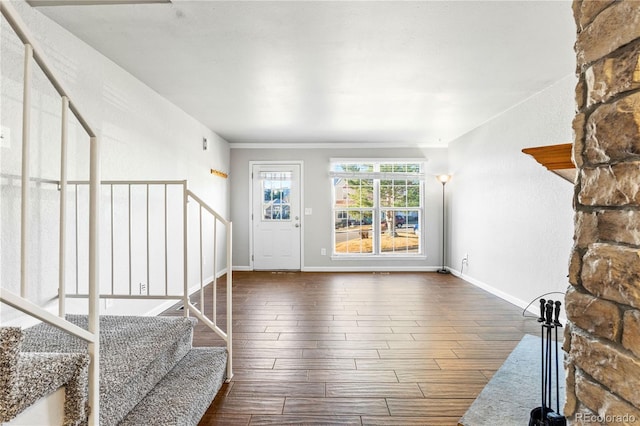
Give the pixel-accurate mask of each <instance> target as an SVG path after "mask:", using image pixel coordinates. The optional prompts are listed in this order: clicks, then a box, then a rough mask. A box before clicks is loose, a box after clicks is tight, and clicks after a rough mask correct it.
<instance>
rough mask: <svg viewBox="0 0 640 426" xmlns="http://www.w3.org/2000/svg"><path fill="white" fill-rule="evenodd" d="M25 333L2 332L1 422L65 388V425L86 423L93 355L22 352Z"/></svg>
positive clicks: (7, 329)
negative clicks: (88, 382) (89, 375)
mask: <svg viewBox="0 0 640 426" xmlns="http://www.w3.org/2000/svg"><path fill="white" fill-rule="evenodd" d="M22 339H23V332H22V330H21V329H20V328H17V327H6V328H2V329H0V346H1V347H0V422H5V421H10V420H11V419H13V418H14V417H15V416H16V415H18V414H20V413H21V412H22V411H23V410H24V409H26V408H27V407H29V406H30V405H32V404H33V403H34V402H36V401H37V400H38V399H40V398H42V397H43V396H46V395H49V394H50V393H52V392H54V391H55V390H57V389H59V388H60V387H62V386H64V387H65V394H66V397H65V405H64V425H65V426H77V425H83V424H86V421H87V417H88V406H87V398H86V394H87V377H88V370H89V356H88V355H86V354H83V353H45V352H31V353H29V352H27V353H24V352H20V349H21V348H20V347H21V344H22Z"/></svg>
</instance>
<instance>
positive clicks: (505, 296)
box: [447, 268, 567, 324]
mask: <svg viewBox="0 0 640 426" xmlns="http://www.w3.org/2000/svg"><path fill="white" fill-rule="evenodd" d="M447 269H448V270H449V271H450V272H451V274H452V275H455V276H456V277H458V278H460V279H463V280H465V281H466V282H468V283H469V284H472V285H474V286H476V287H478V288H481V289H483V290H484V291H486V292H488V293H491V294H493V295H494V296H497V297H499V298H500V299H502V300H505V301H507V302H509V303H511V304H512V305H516V306H517V307H519V308H521V309H523V310H524V309H525V308H527V305H529V302H528V301H524V300H522V299H519V298H517V297H515V296H512V295H510V294H509V293H505V292H504V291H502V290H499V289H497V288H495V287H493V286H491V285H489V284H487V283H485V282H482V281H480V280H477V279H475V278H473V277H470V276H469V275H466V274H463V273H461V272H460V271H458V270H455V269H452V268H447ZM527 312H530V313H532V314H534V315H535V316H536V317H537V316H539V315H540V305H539V304H538V303H535V302H534V303H531V304H530V305H529V307H528V308H527ZM559 319H560V322H562V323H564V324H566V323H567V316H566V313H565V312H564V307H563V309H562V312H561V314H560V318H559Z"/></svg>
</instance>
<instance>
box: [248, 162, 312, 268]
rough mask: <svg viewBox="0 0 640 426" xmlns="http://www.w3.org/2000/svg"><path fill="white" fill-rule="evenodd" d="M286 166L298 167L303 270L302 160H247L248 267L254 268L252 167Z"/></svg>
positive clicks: (302, 263) (301, 265)
mask: <svg viewBox="0 0 640 426" xmlns="http://www.w3.org/2000/svg"><path fill="white" fill-rule="evenodd" d="M279 165H282V166H287V165H296V166H299V167H300V177H299V179H300V182H299V183H300V227H301V229H300V271H304V233H305V232H304V231H305V219H304V216H305V215H304V161H302V160H292V161H291V160H250V161H249V191H248V192H249V223H248V225H249V247H250V250H249V252H250V253H249V269H250V270H252V271H253V270H254V268H253V265H254V262H253V259H254V252H253V240H254V236H253V219H252V215H253V211H254V194H253V167H254V166H279Z"/></svg>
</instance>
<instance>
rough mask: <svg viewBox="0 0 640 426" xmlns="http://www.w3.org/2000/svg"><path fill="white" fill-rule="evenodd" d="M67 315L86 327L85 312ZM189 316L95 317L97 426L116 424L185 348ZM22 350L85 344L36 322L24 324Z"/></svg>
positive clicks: (83, 348)
mask: <svg viewBox="0 0 640 426" xmlns="http://www.w3.org/2000/svg"><path fill="white" fill-rule="evenodd" d="M67 319H68V320H69V321H71V322H73V323H74V324H76V325H78V326H80V327H82V328H85V329H86V328H87V317H86V316H79V315H68V316H67ZM194 322H195V320H193V319H189V318H183V317H128V316H102V317H100V345H101V347H100V425H101V426H110V425H116V424H118V423H119V422H120V421H121V420H122V419H123V418H124V417H125V416H126V415H127V413H128V412H129V411H130V410H131V409H133V407H134V406H136V405H137V404H138V403H139V402H140V401H141V400H142V399H143V398H144V397H145V395H146V394H147V393H148V392H149V391H150V390H151V389H153V387H154V386H155V385H156V384H157V383H158V382H159V381H160V380H161V379H162V378H163V377H164V376H165V375H166V374H167V373H168V372H169V371H171V370H172V369H173V368H174V366H175V365H176V364H177V363H178V362H179V361H180V360H181V359H182V358H183V357H184V356H185V355H186V354H187V353H188V352H189V350H190V349H191V338H192V333H193V324H194ZM22 350H23V351H29V352H43V351H47V352H86V344H85V343H84V342H83V341H82V340H81V339H78V338H76V337H74V336H70V335H68V334H66V333H64V332H62V331H60V330H59V329H57V328H55V327H52V326H49V325H46V324H39V325H37V326H35V327H32V328H30V329H27V330H25V337H24V342H23V349H22ZM223 371H224V369H223ZM216 390H217V388H216ZM205 409H206V407H205Z"/></svg>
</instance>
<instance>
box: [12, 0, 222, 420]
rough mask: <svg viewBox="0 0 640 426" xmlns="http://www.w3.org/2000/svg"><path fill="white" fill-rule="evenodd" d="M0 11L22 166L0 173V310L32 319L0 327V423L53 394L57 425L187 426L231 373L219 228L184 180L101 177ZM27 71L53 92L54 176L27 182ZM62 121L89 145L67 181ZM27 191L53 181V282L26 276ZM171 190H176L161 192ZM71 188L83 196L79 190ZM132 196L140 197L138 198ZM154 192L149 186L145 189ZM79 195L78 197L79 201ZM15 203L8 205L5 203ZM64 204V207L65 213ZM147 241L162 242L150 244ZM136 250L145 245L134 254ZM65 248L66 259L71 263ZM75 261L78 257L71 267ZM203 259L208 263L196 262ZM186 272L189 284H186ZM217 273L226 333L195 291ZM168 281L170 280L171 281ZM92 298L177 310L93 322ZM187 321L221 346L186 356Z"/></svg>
mask: <svg viewBox="0 0 640 426" xmlns="http://www.w3.org/2000/svg"><path fill="white" fill-rule="evenodd" d="M0 13H2V16H3V17H4V18H5V19H6V21H7V22H8V24H9V26H10V27H11V28H12V29H13V31H14V33H15V34H16V36H17V37H18V39H19V40H20V41H21V42H22V44H23V45H24V69H23V82H22V84H23V100H22V104H23V105H22V106H23V112H22V120H23V123H22V124H23V126H22V128H23V131H22V154H21V156H22V169H21V173H20V175H19V176H10V175H7V176H5V175H2V178H3V179H7V180H8V181H9V185H12V183H11V182H13V181H14V180H15V181H19V182H20V185H19V188H20V191H19V193H20V197H19V199H20V282H19V292H18V291H17V290H16V289H15V288H4V287H0V302H1V303H2V304H6V305H8V306H10V307H12V308H15V309H16V310H18V311H21V312H22V313H24V314H26V315H28V316H31V317H33V318H35V319H37V320H40V321H41V323H39V324H38V325H36V326H34V327H31V328H27V329H21V328H18V327H4V328H0V422H8V421H11V420H12V419H15V418H16V416H18V415H19V414H20V413H22V412H24V410H25V409H26V408H28V407H30V406H31V405H32V404H34V403H35V402H36V401H38V400H40V399H41V398H43V397H46V396H47V395H50V394H51V393H52V392H54V391H57V390H58V389H60V388H64V390H65V402H64V421H63V424H64V425H85V424H88V425H90V426H94V425H95V426H97V425H103V426H109V425H116V424H121V425H141V426H143V425H144V426H147V425H195V424H197V423H198V421H199V420H200V418H201V417H202V415H203V414H204V412H205V411H206V409H207V407H208V406H209V405H210V404H211V401H212V400H213V398H214V396H215V394H216V393H217V391H218V390H219V389H220V387H221V386H222V382H223V380H225V379H227V380H230V379H231V377H232V376H233V369H232V359H233V356H232V355H233V354H232V348H233V344H232V318H231V314H232V277H231V270H232V261H231V241H232V226H231V222H230V221H228V220H226V219H225V218H224V217H222V216H221V215H220V214H219V213H217V212H216V211H215V210H214V209H213V208H211V207H210V206H209V205H208V204H207V203H206V202H205V201H203V200H202V199H201V198H199V197H198V196H196V195H195V194H194V193H193V192H191V191H190V190H189V189H188V187H187V182H186V181H105V180H102V179H101V174H100V142H99V138H98V136H97V133H96V132H95V131H94V130H93V128H92V127H91V126H90V125H89V122H88V120H86V118H85V117H84V116H83V115H82V114H81V113H80V111H79V109H78V106H77V105H76V104H75V103H74V102H73V100H72V98H71V96H70V94H69V92H68V91H66V90H65V89H64V85H63V84H62V82H61V81H60V80H58V79H57V78H56V77H55V75H54V73H53V71H52V69H51V68H50V67H49V66H48V61H47V60H46V58H45V56H44V52H43V50H42V49H41V48H40V47H39V46H38V44H37V42H36V40H35V39H34V38H33V37H32V36H31V34H30V32H29V30H28V29H27V28H26V25H25V24H24V22H22V19H21V18H20V16H19V14H18V13H17V12H16V11H15V10H14V7H13V6H12V4H11V2H7V1H0ZM34 65H37V66H38V67H39V68H40V70H41V71H42V72H43V74H44V76H45V77H46V78H47V79H48V81H49V83H50V84H51V86H52V87H53V89H55V91H56V92H57V93H58V95H59V96H60V101H61V108H62V109H61V110H62V114H61V116H62V117H61V124H60V125H61V138H60V151H61V152H60V158H61V165H60V175H59V179H42V178H36V177H34V176H31V173H30V169H29V164H30V162H31V160H30V152H31V145H30V143H31V142H30V129H31V127H32V126H31V121H30V112H31V105H30V102H31V101H30V98H31V86H32V78H31V76H32V68H33V67H34ZM70 115H73V116H74V117H75V119H76V120H77V122H78V123H79V124H80V126H81V127H82V129H83V130H84V131H85V133H86V134H87V136H88V137H89V158H88V163H89V180H88V181H69V180H68V179H67V168H68V167H67V166H68V165H67V154H66V151H67V142H68V141H67V139H68V133H69V131H68V125H69V123H68V122H69V120H68V116H70ZM80 161H86V159H81V160H80ZM34 184H36V185H55V186H54V187H55V188H56V192H57V193H58V197H59V209H60V211H59V221H60V224H59V225H60V227H59V235H58V241H57V243H58V244H57V250H58V277H57V282H56V280H55V278H54V277H51V278H50V279H49V278H48V279H47V280H45V281H43V282H37V283H36V282H34V281H35V280H32V279H30V276H29V274H30V272H32V265H31V264H30V256H29V254H30V252H31V250H32V248H31V247H30V241H31V228H30V226H29V225H30V221H31V219H32V215H31V212H30V202H29V200H31V198H32V194H31V192H30V189H31V187H32V186H33V185H34ZM176 185H177V186H178V187H179V188H178V189H177V190H174V189H171V188H173V187H174V186H176ZM82 186H84V187H87V188H88V190H87V191H79V190H78V188H79V187H82ZM114 187H115V188H116V190H117V188H120V187H123V188H126V190H127V191H128V192H127V194H128V196H127V197H124V201H123V197H117V196H114ZM101 188H105V189H108V190H109V192H108V193H109V194H110V197H109V202H108V205H107V206H105V208H108V209H109V210H108V211H109V212H110V222H109V226H108V228H107V227H105V226H101V225H100V213H101V211H102V206H101V203H102V202H103V201H101V199H103V198H105V197H102V196H101ZM132 188H134V191H133V192H134V194H142V196H141V197H142V199H145V200H146V202H145V203H146V204H144V205H145V207H144V208H143V209H135V208H133V207H132V201H131V200H132ZM140 188H142V190H141V191H138V189H140ZM157 188H160V189H161V190H160V191H155V192H154V189H157ZM16 189H17V188H16ZM72 191H73V192H72ZM16 193H17V192H16ZM79 193H80V194H84V193H86V194H87V195H88V196H87V199H86V200H84V199H82V195H80V196H79V195H78V194H79ZM105 193H107V192H106V191H105ZM160 194H161V195H160ZM176 194H177V195H178V197H177V198H176V196H175V195H176ZM67 196H69V197H71V196H74V198H75V200H74V203H69V202H67ZM158 197H160V199H161V202H162V204H161V205H162V206H163V207H164V212H162V213H163V214H162V213H160V215H159V216H157V217H161V218H162V217H163V218H164V219H163V220H162V221H158V220H156V221H153V220H151V215H152V212H153V214H156V215H157V214H158V212H157V210H158V208H157V206H156V207H155V208H154V207H153V206H151V204H150V199H155V198H158ZM17 198H18V197H16V200H14V201H16V202H17ZM176 200H177V202H176ZM123 203H124V204H123ZM72 204H73V205H74V208H75V210H74V211H69V212H67V210H71V208H69V207H70V205H72ZM80 205H82V206H83V207H79V206H80ZM136 205H140V204H136ZM118 208H124V209H126V210H125V211H128V221H127V220H122V219H120V220H115V221H114V216H116V215H114V211H117V210H118ZM78 211H84V212H86V215H87V217H86V224H88V226H84V225H86V224H84V225H83V223H84V222H83V223H79V220H78V217H79V213H78ZM105 211H107V210H105ZM140 211H142V213H141V214H142V215H143V217H144V218H145V219H144V221H143V222H142V223H145V225H146V226H144V227H145V228H146V233H145V235H144V236H143V237H142V242H138V243H139V244H134V245H133V246H132V241H134V242H135V241H136V238H139V236H137V234H136V235H132V229H134V228H136V227H135V226H133V225H132V222H131V217H132V215H133V214H136V213H139V212H140ZM33 217H36V216H35V215H33ZM190 217H191V220H190ZM194 218H197V220H196V219H194ZM170 219H171V220H170ZM155 222H162V223H161V224H160V228H158V227H157V226H156V225H154V223H155ZM140 228H142V227H140ZM114 229H115V230H116V231H117V232H122V234H117V235H126V236H127V238H126V240H127V242H128V245H127V244H126V243H125V244H124V247H123V246H122V244H121V241H120V240H117V239H114V232H116V231H114ZM122 229H123V230H122ZM219 230H220V231H219ZM109 231H110V235H109ZM69 232H71V233H70V234H69ZM176 232H177V236H176V234H175V233H176ZM67 234H69V235H67ZM151 235H153V236H164V237H163V238H162V237H160V239H158V238H155V239H152V238H150V236H151ZM67 237H69V238H67ZM71 237H73V238H71ZM80 238H83V240H86V243H87V246H86V247H85V246H79V241H80ZM73 240H75V241H73ZM116 240H117V241H116ZM101 241H107V242H108V243H106V244H103V245H102V246H103V249H104V248H105V246H108V249H109V250H108V251H109V252H110V256H107V257H101V256H100V247H101V244H100V243H101ZM159 241H161V242H159ZM179 241H181V243H180V242H179ZM218 243H220V244H218ZM162 246H163V247H162ZM196 246H197V249H195V247H196ZM218 246H220V247H222V246H224V248H223V250H224V253H221V254H220V255H219V253H218ZM139 247H146V250H145V249H139ZM152 248H153V249H152ZM71 250H74V252H75V260H73V257H74V256H72V253H71ZM176 251H177V252H176ZM78 253H86V259H84V258H83V259H82V265H80V263H81V262H80V260H79V257H78ZM114 253H117V254H121V253H127V255H126V257H127V259H126V260H125V262H124V264H121V263H118V259H119V257H118V256H114ZM178 253H180V254H178ZM154 256H155V257H154ZM225 257H226V263H225V265H224V267H225V269H226V271H224V270H222V271H221V270H219V267H218V266H219V265H218V262H223V260H224V258H225ZM109 258H110V259H109ZM70 259H71V263H69V260H70ZM105 259H109V262H108V264H103V265H102V267H103V270H108V271H111V275H110V277H111V283H110V285H109V283H105V285H102V286H101V282H100V281H101V275H100V273H99V271H100V268H99V266H100V264H101V263H107V260H105ZM205 259H209V260H210V261H211V260H212V262H211V263H209V264H208V265H207V264H206V262H205ZM170 262H176V263H170ZM70 264H72V265H73V266H75V271H74V272H75V274H67V273H66V269H67V267H68V266H69V265H70ZM132 265H135V266H136V267H138V268H140V269H141V270H142V269H146V277H145V278H144V279H140V280H139V281H138V280H137V279H136V282H134V280H133V278H132ZM151 265H153V266H151ZM158 265H162V266H164V268H163V269H164V275H163V277H162V278H163V279H162V281H163V282H160V281H161V280H160V279H158V274H155V275H154V276H153V277H152V276H151V274H150V271H151V269H152V267H153V268H154V269H155V268H160V267H161V266H160V267H159V266H158ZM114 271H116V272H117V273H116V272H114ZM176 271H178V274H176ZM170 272H171V273H170ZM196 274H197V275H198V278H197V279H194V277H195V275H196ZM224 274H226V306H225V315H224V317H225V320H226V321H225V322H226V327H225V329H224V330H223V329H222V328H220V327H219V325H218V323H217V319H218V315H217V295H216V285H213V300H212V303H211V305H208V304H207V306H211V311H212V312H211V315H210V316H207V315H205V312H204V307H205V300H204V286H205V285H206V284H207V283H209V282H211V281H213V282H214V283H215V282H216V280H217V278H218V277H219V276H221V275H224ZM116 275H117V276H118V277H124V276H127V275H128V282H124V283H123V282H116V281H121V280H116V279H115V278H114V277H115V276H116ZM178 275H182V277H181V279H180V277H179V276H178ZM102 279H104V277H102ZM143 282H144V285H143ZM67 283H68V284H70V285H69V286H67ZM138 283H139V284H138ZM34 284H35V287H39V288H40V289H44V288H45V287H46V288H47V289H51V288H52V287H53V288H55V286H56V285H57V290H58V291H57V295H56V296H55V297H54V298H53V299H51V300H50V301H51V302H57V305H58V306H57V315H55V314H53V313H52V306H48V302H47V301H45V302H43V301H40V303H41V304H36V303H34V302H33V301H32V300H31V299H30V296H33V294H34V293H36V291H33V289H32V288H31V287H34ZM194 284H195V285H196V286H194ZM196 287H197V288H196ZM107 288H108V289H107ZM197 290H200V295H199V301H198V305H199V306H200V308H201V309H198V308H196V306H195V305H196V303H194V304H192V303H191V300H190V295H191V294H193V293H194V292H195V291H197ZM69 298H77V299H84V300H85V301H86V302H87V306H86V309H83V310H80V312H82V313H87V314H88V315H86V316H85V315H69V314H66V312H67V310H66V309H67V307H66V306H67V305H66V300H67V299H69ZM101 298H102V299H112V300H113V299H115V300H156V301H171V300H173V301H175V302H181V303H182V304H183V306H184V314H185V317H182V318H175V317H174V318H167V317H132V316H99V312H100V299H101ZM105 306H106V305H105ZM189 315H193V316H194V317H195V318H197V320H196V319H194V318H189ZM197 321H200V322H201V323H202V324H204V326H206V327H209V328H210V329H211V330H213V331H214V332H215V333H216V334H217V335H218V336H220V337H221V338H222V339H223V340H224V341H225V343H226V347H224V348H193V347H192V337H193V327H194V324H195V323H196V322H197ZM58 394H59V392H58ZM43 415H44V416H45V417H42V418H41V419H40V418H39V420H38V421H37V423H38V424H51V423H52V420H51V419H50V418H47V417H46V416H47V415H48V413H43ZM16 421H19V420H18V419H16Z"/></svg>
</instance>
